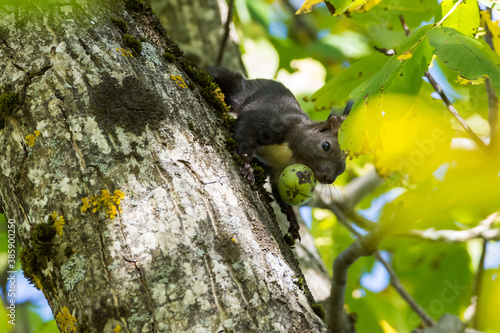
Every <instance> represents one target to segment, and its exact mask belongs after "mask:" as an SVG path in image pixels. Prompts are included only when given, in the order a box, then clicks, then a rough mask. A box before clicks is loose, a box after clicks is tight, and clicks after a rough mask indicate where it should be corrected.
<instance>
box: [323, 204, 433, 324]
mask: <svg viewBox="0 0 500 333" xmlns="http://www.w3.org/2000/svg"><path fill="white" fill-rule="evenodd" d="M332 207H333V212H334V213H335V215H336V216H337V219H338V220H339V222H341V223H342V224H343V225H345V226H346V227H347V228H348V229H349V231H351V232H352V233H353V234H354V235H356V236H357V237H358V239H357V240H356V241H355V242H354V243H352V244H351V245H350V246H349V247H348V248H347V249H345V250H344V251H342V253H340V254H339V255H338V256H337V258H335V261H334V263H333V283H332V293H331V295H330V300H329V302H330V307H329V310H330V317H329V318H330V322H329V323H328V325H329V328H330V330H331V331H332V332H354V323H353V322H352V318H351V317H350V316H349V315H348V314H347V312H346V311H345V309H344V303H345V289H346V284H347V272H348V269H349V267H350V266H351V265H352V264H353V263H354V262H356V260H358V259H359V258H360V257H363V256H369V255H372V254H373V253H374V252H375V256H376V258H377V259H378V260H379V261H380V262H381V263H382V264H383V265H384V267H385V268H386V269H387V271H388V272H389V275H390V276H391V284H392V285H393V286H394V288H395V289H396V291H397V292H398V293H399V294H400V295H401V297H402V298H403V299H404V300H406V301H407V302H408V304H409V305H410V307H411V308H412V309H413V310H414V311H415V312H416V313H417V315H418V316H419V317H420V318H422V320H423V321H424V322H425V323H426V324H427V325H429V326H432V325H434V321H433V320H432V318H431V317H430V316H429V315H428V314H427V313H426V312H425V310H424V309H423V308H422V307H421V306H420V305H418V304H417V302H416V301H415V300H414V299H413V298H412V297H411V295H410V294H409V293H408V292H407V291H406V290H405V289H404V287H403V285H402V284H401V282H400V281H399V278H398V277H397V275H396V273H395V272H394V270H393V269H392V267H391V266H390V265H389V264H388V263H387V262H386V261H385V260H384V258H382V256H381V255H380V253H379V252H378V251H377V247H378V246H379V244H380V242H382V240H384V239H385V238H387V237H388V236H389V235H390V234H391V233H392V232H391V230H389V229H383V228H380V225H377V226H378V227H377V228H376V229H374V230H373V231H371V232H370V233H368V234H367V235H366V236H364V237H362V236H361V235H360V234H359V233H358V232H357V231H356V230H355V229H354V228H353V227H352V226H351V225H350V224H349V222H348V221H347V217H346V216H345V214H344V212H343V211H342V210H341V209H340V207H339V206H337V205H333V206H332Z"/></svg>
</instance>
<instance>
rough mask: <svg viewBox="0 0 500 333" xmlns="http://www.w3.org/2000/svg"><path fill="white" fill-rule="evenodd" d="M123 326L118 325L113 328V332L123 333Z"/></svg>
mask: <svg viewBox="0 0 500 333" xmlns="http://www.w3.org/2000/svg"><path fill="white" fill-rule="evenodd" d="M121 331H122V327H121V326H120V325H116V327H115V328H114V329H113V333H121Z"/></svg>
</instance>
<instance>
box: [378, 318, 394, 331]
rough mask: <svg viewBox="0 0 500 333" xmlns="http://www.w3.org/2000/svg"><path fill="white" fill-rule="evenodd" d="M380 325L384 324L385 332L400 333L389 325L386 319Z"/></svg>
mask: <svg viewBox="0 0 500 333" xmlns="http://www.w3.org/2000/svg"><path fill="white" fill-rule="evenodd" d="M380 326H382V329H383V330H384V333H398V331H396V330H395V329H394V328H392V326H391V325H389V323H388V322H386V321H385V320H381V321H380Z"/></svg>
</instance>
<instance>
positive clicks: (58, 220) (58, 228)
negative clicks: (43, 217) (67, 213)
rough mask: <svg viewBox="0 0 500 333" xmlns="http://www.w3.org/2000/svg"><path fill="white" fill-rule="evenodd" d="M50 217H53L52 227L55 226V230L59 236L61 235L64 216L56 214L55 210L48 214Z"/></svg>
mask: <svg viewBox="0 0 500 333" xmlns="http://www.w3.org/2000/svg"><path fill="white" fill-rule="evenodd" d="M50 217H51V218H52V219H54V227H55V228H56V232H57V233H58V234H59V236H61V235H62V233H63V227H64V224H65V223H66V222H65V221H64V217H63V216H62V215H61V216H57V213H56V212H55V211H54V213H53V214H51V215H50Z"/></svg>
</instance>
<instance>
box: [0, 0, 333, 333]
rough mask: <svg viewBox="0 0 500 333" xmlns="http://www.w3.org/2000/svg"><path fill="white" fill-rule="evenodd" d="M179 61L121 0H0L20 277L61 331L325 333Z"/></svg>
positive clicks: (271, 222) (8, 189) (1, 142)
mask: <svg viewBox="0 0 500 333" xmlns="http://www.w3.org/2000/svg"><path fill="white" fill-rule="evenodd" d="M126 7H127V8H126ZM199 10H200V11H202V10H203V8H200V9H199ZM112 18H113V20H112ZM120 22H124V23H126V24H127V29H124V25H123V23H120ZM124 30H126V32H124ZM127 35H128V36H131V37H127ZM139 40H142V50H141V49H140V48H139V47H138V45H141V44H139V42H138V41H139ZM164 52H168V54H169V55H170V56H169V57H167V58H168V59H169V60H170V62H169V61H166V60H165V59H164V58H163V57H162V54H163V53H164ZM172 55H173V56H174V58H175V59H174V58H173V57H172ZM174 60H175V61H174ZM181 60H182V57H180V55H179V54H178V53H177V51H176V50H175V46H174V44H173V43H172V42H171V41H170V39H169V37H168V36H167V35H166V33H165V31H164V30H163V28H162V27H161V25H160V24H159V21H158V20H157V19H156V18H155V17H154V15H153V14H152V12H151V10H150V9H149V8H148V7H147V6H144V5H143V4H142V3H140V2H137V1H125V2H122V1H117V0H107V1H97V0H87V1H84V0H81V1H55V0H54V1H39V2H37V4H36V5H33V2H30V3H29V4H25V3H22V2H21V3H18V4H10V5H1V6H0V89H1V91H0V93H1V95H0V116H1V118H2V119H0V120H1V121H0V147H1V148H0V157H1V158H0V198H1V201H2V206H3V208H4V210H5V213H6V215H7V217H8V218H9V219H14V220H15V222H16V226H17V235H18V240H19V242H20V245H21V246H22V247H23V254H22V256H21V260H22V261H23V265H24V271H25V275H27V276H28V277H29V278H30V279H31V280H32V281H33V282H34V283H36V284H37V285H38V286H40V287H41V288H42V289H43V292H44V294H45V296H46V298H47V299H48V301H49V304H50V306H51V308H52V310H53V313H54V316H55V317H56V320H57V321H58V325H59V328H60V329H61V330H63V331H64V330H66V329H70V331H74V330H73V328H75V330H78V331H82V332H110V331H112V330H113V329H115V330H117V329H118V326H120V327H121V328H122V329H123V330H124V331H125V332H127V331H130V332H174V331H175V332H188V331H189V332H221V331H233V332H326V326H325V324H324V323H323V322H322V321H321V320H320V319H319V318H318V317H317V316H316V315H315V314H314V313H313V311H312V309H311V307H310V303H311V302H312V301H313V300H312V297H311V296H310V293H308V289H307V286H306V287H305V288H301V283H300V281H301V279H302V274H301V272H300V269H299V268H298V266H297V262H296V261H295V259H294V258H293V255H292V253H291V250H290V248H289V247H288V246H287V245H286V244H285V243H284V241H283V238H282V236H281V233H280V231H279V227H278V225H277V223H276V221H275V218H274V214H273V213H272V210H271V208H270V206H269V204H268V202H267V197H265V196H262V195H261V194H260V193H259V192H258V191H256V190H255V189H253V188H252V187H251V186H250V184H248V182H246V181H245V180H244V179H243V178H242V177H241V176H240V175H239V167H238V165H237V163H236V162H235V161H234V159H233V158H232V156H231V154H230V152H229V151H228V150H227V148H226V139H227V138H228V137H229V135H230V132H229V131H228V130H227V129H226V128H225V127H224V122H223V121H222V120H221V118H220V117H219V116H218V114H217V113H216V112H214V109H213V108H212V107H210V106H209V105H208V104H207V103H206V102H205V100H204V99H203V98H202V97H201V94H200V91H201V88H200V86H198V85H196V84H195V80H194V79H193V78H191V77H189V76H188V75H187V74H186V73H185V72H184V71H183V69H182V68H185V67H182V66H180V63H181ZM191 74H192V73H191ZM181 78H182V79H181ZM188 87H190V88H188ZM2 101H3V103H2ZM37 132H39V134H37ZM30 135H31V137H30ZM121 193H123V194H124V195H122V194H121ZM61 217H62V218H63V219H64V224H63V223H62V222H63V220H62V218H61ZM303 289H304V290H305V291H303Z"/></svg>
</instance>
